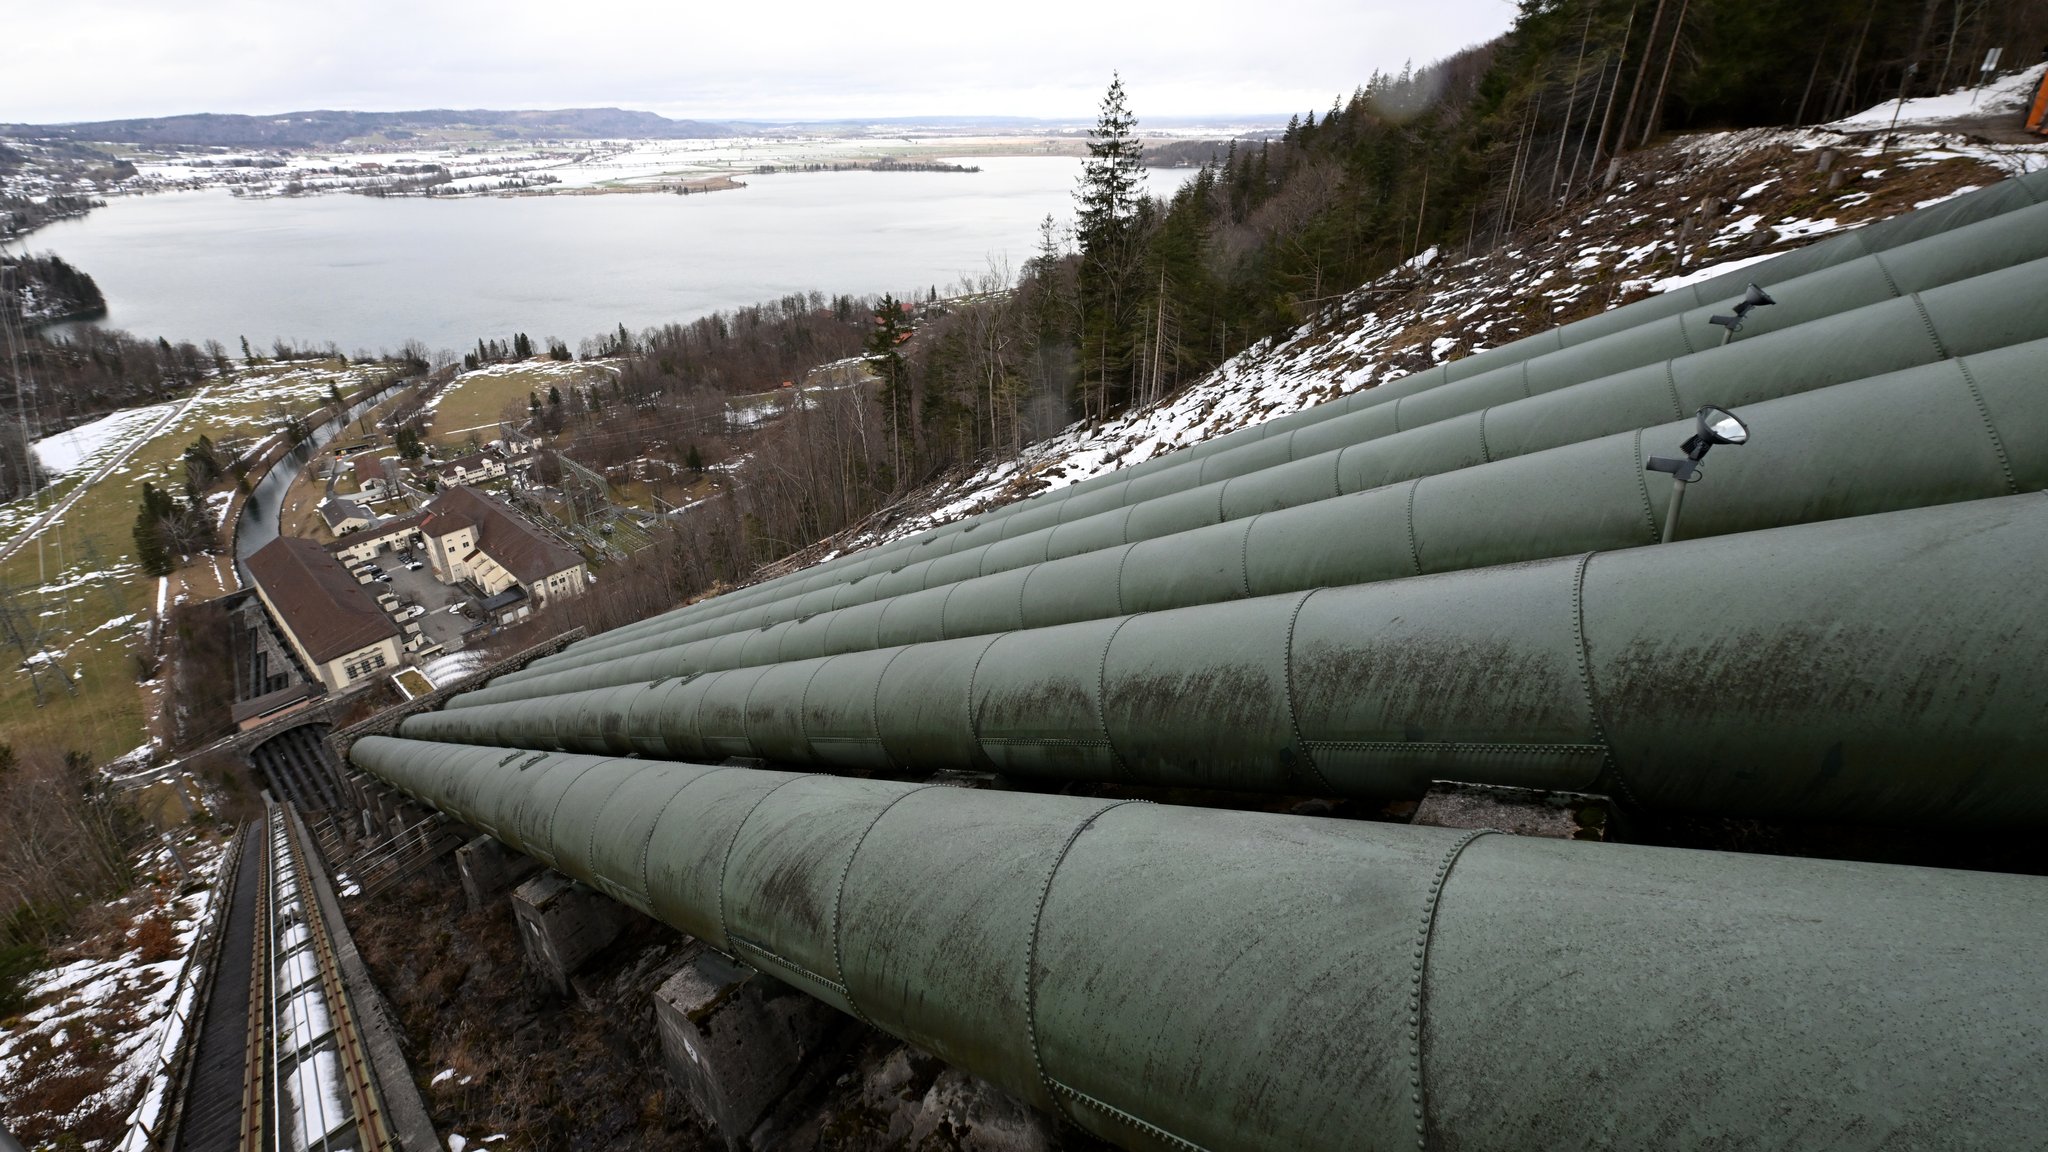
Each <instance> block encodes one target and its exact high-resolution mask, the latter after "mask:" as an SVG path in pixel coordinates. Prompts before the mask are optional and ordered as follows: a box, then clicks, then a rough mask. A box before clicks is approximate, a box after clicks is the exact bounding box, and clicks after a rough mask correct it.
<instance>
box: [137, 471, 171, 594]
mask: <svg viewBox="0 0 2048 1152" xmlns="http://www.w3.org/2000/svg"><path fill="white" fill-rule="evenodd" d="M175 511H176V508H175V505H174V504H173V502H172V500H171V498H170V496H169V494H167V493H162V492H158V491H157V490H156V485H154V484H151V483H149V482H147V481H144V482H143V485H142V506H141V507H139V508H137V509H136V511H135V562H136V563H137V564H139V565H140V566H141V567H142V571H143V573H144V574H145V575H148V576H168V575H170V574H171V572H172V569H173V565H172V564H171V551H170V549H169V548H167V547H165V546H164V528H163V524H164V517H165V516H167V515H171V514H174V513H175Z"/></svg>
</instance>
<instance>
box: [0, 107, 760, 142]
mask: <svg viewBox="0 0 2048 1152" xmlns="http://www.w3.org/2000/svg"><path fill="white" fill-rule="evenodd" d="M462 129H470V130H481V131H483V132H486V133H488V134H489V135H490V136H492V137H495V138H497V139H502V140H531V139H563V138H572V139H573V138H582V137H588V138H591V139H605V138H612V139H617V138H633V139H651V140H675V139H704V138H707V137H717V136H732V135H737V132H735V130H734V129H733V128H731V127H730V126H728V125H726V124H723V123H717V122H712V121H704V120H671V119H669V118H668V117H666V116H662V115H660V114H658V113H654V112H642V111H634V110H630V109H624V108H556V109H510V110H504V109H487V108H470V109H454V108H422V109H412V110H408V111H401V112H354V111H348V110H346V109H324V108H323V109H306V110H300V111H294V112H277V113H272V114H269V115H248V114H244V113H235V112H190V113H183V114H180V115H175V116H140V117H132V118H127V119H117V120H83V121H74V122H69V123H59V124H0V135H13V136H33V137H40V138H52V137H55V138H59V139H65V140H71V141H77V142H86V141H94V142H107V143H121V144H157V145H180V146H194V147H208V146H222V147H238V148H247V147H285V148H316V147H322V146H332V145H336V144H341V143H344V142H346V141H348V140H351V139H356V138H359V137H364V136H375V135H384V136H386V137H387V138H390V139H393V140H399V141H402V140H405V139H408V138H410V137H411V136H416V135H419V134H422V133H434V132H446V131H450V130H462ZM394 133H396V135H394Z"/></svg>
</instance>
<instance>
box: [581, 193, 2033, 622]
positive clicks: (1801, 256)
mask: <svg viewBox="0 0 2048 1152" xmlns="http://www.w3.org/2000/svg"><path fill="white" fill-rule="evenodd" d="M2035 184H2043V185H2044V186H2048V178H2044V177H2043V176H2042V174H2041V173H2038V172H2037V173H2034V174H2031V175H2027V176H2021V177H2018V178H2015V179H2012V180H2007V181H2004V182H2001V183H2000V184H1998V185H1994V186H1993V187H1992V188H1989V189H1985V190H1982V191H1979V192H1976V193H1973V194H1971V195H1969V196H1966V197H1962V198H1959V199H1957V200H1952V201H1949V202H1947V203H1945V204H1942V205H1935V206H1931V207H1929V208H1926V209H1921V210H1919V211H1917V212H1913V213H1908V214H1906V215H1903V216H1899V217H1894V218H1892V219H1891V220H1887V221H1883V222H1880V223H1878V224H1874V225H1868V226H1866V227H1864V228H1862V229H1858V230H1855V231H1852V232H1849V233H1846V234H1844V235H1842V236H1838V237H1834V238H1831V239H1829V240H1825V241H1822V242H1820V243H1819V244H1816V245H1811V246H1809V247H1807V248H1804V249H1801V250H1799V251H1796V252H1791V253H1786V254H1784V255H1782V256H1778V257H1774V258H1772V259H1771V260H1768V261H1765V262H1764V263H1763V264H1761V265H1757V266H1754V267H1751V268H1748V269H1742V270H1738V271H1736V272H1730V273H1727V274H1724V275H1723V276H1720V277H1717V278H1715V279H1713V280H1710V281H1707V282H1704V283H1702V284H1695V285H1691V286H1688V287H1687V288H1685V289H1681V290H1680V291H1679V292H1676V293H1667V294H1665V295H1662V296H1657V297H1651V298H1649V299H1647V300H1643V301H1638V302H1636V303H1634V304H1630V305H1628V306H1625V307H1623V308H1620V309H1615V310H1612V311H1609V312H1606V313H1603V314H1601V315H1599V316H1594V317H1589V318H1587V319H1585V320H1581V321H1578V322H1575V323H1574V324H1570V325H1566V326H1564V327H1562V328H1557V329H1552V330H1551V331H1549V332H1547V333H1540V334H1538V335H1535V336H1531V337H1527V338H1524V339H1523V340H1520V341H1517V342H1515V343H1514V344H1512V345H1508V346H1504V347H1502V348H1498V349H1490V350H1488V351H1485V352H1481V353H1478V354H1476V355H1474V356H1472V357H1468V358H1466V359H1464V360H1461V361H1455V362H1452V363H1449V364H1445V365H1440V366H1439V367H1438V368H1437V369H1433V370H1431V371H1430V372H1428V373H1421V374H1417V375H1416V376H1411V377H1408V378H1406V379H1405V380H1404V381H1401V382H1399V384H1400V386H1399V387H1395V386H1392V385H1386V386H1382V387H1380V388H1378V389H1373V390H1370V391H1368V392H1364V393H1353V394H1352V395H1351V396H1348V397H1345V398H1342V399H1340V400H1338V401H1334V402H1332V404H1331V405H1323V406H1318V407H1316V408H1313V409H1308V410H1304V411H1302V412H1297V413H1294V414H1291V415H1289V416H1285V417H1280V418H1278V419H1277V420H1274V421H1268V422H1265V423H1263V424H1260V425H1255V426H1253V427H1251V428H1247V429H1241V430H1239V431H1237V432H1233V433H1228V434H1226V435H1224V436H1219V437H1213V438H1211V439H1210V440H1208V441H1205V442H1204V443H1202V444H1200V445H1195V446H1192V447H1190V448H1187V449H1183V450H1182V451H1181V452H1179V453H1171V454H1169V455H1168V456H1164V457H1157V458H1155V459H1154V460H1152V461H1148V462H1145V463H1143V464H1138V465H1133V466H1131V467H1130V468H1128V469H1125V470H1123V472H1124V478H1123V479H1122V480H1121V481H1120V482H1121V483H1124V484H1128V483H1129V482H1130V481H1131V480H1133V479H1136V478H1137V477H1138V476H1140V475H1143V474H1145V473H1146V472H1147V471H1150V470H1153V469H1154V468H1155V467H1171V466H1174V465H1172V464H1170V463H1168V462H1169V461H1172V460H1175V459H1180V460H1183V461H1184V460H1185V459H1187V458H1189V455H1190V454H1193V455H1196V456H1199V455H1202V454H1207V453H1210V452H1216V451H1222V450H1225V449H1227V447H1229V446H1230V445H1231V444H1234V443H1237V442H1240V441H1243V440H1249V439H1254V438H1261V439H1262V438H1264V437H1266V436H1268V435H1271V434H1273V433H1274V432H1275V431H1277V430H1280V429H1283V428H1285V429H1289V430H1291V429H1293V428H1294V427H1297V426H1299V425H1302V424H1307V423H1314V422H1318V421H1320V420H1322V419H1325V418H1328V416H1330V415H1335V414H1338V413H1341V412H1343V411H1349V410H1351V409H1352V408H1353V407H1354V406H1360V405H1367V404H1372V403H1379V402H1381V401H1382V400H1384V399H1385V398H1386V397H1387V396H1388V395H1396V396H1398V395H1405V394H1406V393H1407V392H1409V391H1413V390H1416V389H1417V388H1419V387H1422V386H1425V382H1426V378H1429V377H1435V378H1436V379H1435V380H1427V383H1436V382H1446V381H1450V380H1452V379H1457V378H1462V377H1463V376H1464V375H1465V374H1467V373H1469V372H1471V371H1473V370H1475V369H1477V368H1479V367H1480V366H1482V365H1484V366H1489V367H1490V366H1497V365H1501V364H1507V363H1510V362H1515V361H1517V360H1521V361H1526V359H1527V358H1528V356H1532V355H1536V354H1538V353H1539V352H1541V351H1550V350H1558V349H1563V348H1565V347H1567V346H1570V345H1572V344H1573V343H1574V338H1575V334H1576V336H1577V337H1578V338H1580V339H1583V340H1590V339H1593V338H1597V337H1598V336H1600V335H1606V334H1609V333H1611V332H1614V331H1619V330H1623V329H1625V328H1627V327H1630V326H1632V325H1634V324H1636V323H1639V322H1642V321H1644V320H1647V319H1651V318H1654V317H1657V316H1662V315H1664V314H1666V313H1667V311H1668V310H1682V309H1683V307H1684V306H1685V301H1684V299H1683V297H1685V296H1690V298H1691V300H1690V303H1691V304H1693V305H1703V304H1707V303H1709V302H1711V300H1713V299H1717V298H1718V297H1719V296H1720V295H1722V294H1724V292H1732V291H1738V290H1739V289H1740V286H1741V285H1742V284H1743V283H1745V282H1747V281H1749V280H1752V279H1754V278H1758V277H1762V278H1764V279H1776V280H1782V279H1786V278H1788V277H1797V276H1799V275H1801V274H1805V273H1810V272H1812V271H1815V270H1819V269H1822V268H1825V267H1827V266H1829V265H1830V264H1832V263H1834V262H1836V261H1837V260H1839V259H1842V258H1844V257H1845V256H1847V255H1850V254H1853V255H1874V254H1875V253H1877V252H1878V251H1881V250H1887V249H1889V248H1891V247H1894V246H1904V245H1908V244H1911V243H1912V242H1913V241H1915V240H1920V239H1926V238H1929V237H1931V236H1936V235H1940V234H1942V233H1944V232H1946V231H1951V230H1955V229H1958V228H1962V227H1967V226H1968V225H1969V224H1971V223H1975V222H1981V221H1983V220H1986V219H1991V218H1995V217H1996V216H1998V215H2001V214H2005V213H2008V212H2011V211H2015V210H2018V209H2020V208H2023V207H2025V206H2028V205H2033V204H2038V203H2039V202H2040V201H2041V199H2042V197H2041V196H2040V195H2038V194H2037V193H2036V191H2035V188H2034V185H2035ZM1885 274H1886V277H1887V279H1888V280H1889V279H1891V276H1890V272H1889V269H1886V270H1885ZM1894 294H1897V293H1896V284H1894ZM1546 341H1547V342H1548V343H1549V344H1550V347H1549V348H1543V347H1542V345H1543V344H1544V343H1545V342H1546ZM1525 375H1526V369H1525ZM1375 393H1377V394H1375ZM1333 407H1334V408H1335V411H1328V410H1329V409H1331V408H1333ZM1110 482H1112V481H1111V479H1110V478H1109V477H1097V478H1094V479H1091V480H1088V481H1083V482H1081V483H1079V484H1075V485H1071V486H1069V487H1068V488H1066V489H1063V490H1061V491H1060V492H1058V493H1052V494H1048V496H1046V497H1041V498H1033V499H1031V500H1026V501H1019V502H1016V503H1013V504H1011V505H1008V506H1005V507H1004V508H1000V509H996V510H993V511H991V512H988V513H983V514H981V515H978V516H975V517H970V518H968V519H966V520H963V521H958V522H955V523H954V524H951V525H943V526H940V527H938V528H934V529H930V530H928V531H927V532H925V533H920V534H918V535H917V536H913V537H909V538H906V539H903V540H898V541H894V542H890V543H887V544H882V545H877V546H875V547H873V548H870V549H867V550H863V551H861V552H856V553H850V554H847V555H844V556H841V557H838V558H835V559H834V560H832V561H828V562H826V563H825V564H822V565H814V566H812V567H811V568H809V569H805V570H802V571H799V572H795V573H790V574H788V575H786V576H782V577H777V578H775V579H773V580H770V581H766V582H763V583H762V584H759V585H756V586H754V588H752V589H749V590H747V591H746V592H744V593H732V594H728V595H727V596H725V597H719V598H716V599H714V600H712V601H706V602H702V603H699V604H695V605H689V606H686V607H684V608H681V609H677V610H675V611H674V612H671V613H665V614H663V616H660V617H655V618H652V619H650V620H649V621H645V622H642V623H639V624H634V625H629V626H627V627H626V628H625V629H621V630H616V631H614V632H612V633H608V634H606V635H604V636H598V637H591V638H589V639H586V640H583V641H579V642H578V643H577V644H575V645H571V646H570V648H569V649H568V650H567V651H574V650H576V649H578V648H579V647H589V646H594V645H600V644H602V643H606V642H608V641H607V637H626V636H630V635H633V634H636V633H637V632H638V631H640V630H642V629H653V628H658V627H661V626H662V621H664V620H670V619H673V620H675V621H676V622H683V621H686V620H689V619H694V618H696V617H697V616H698V615H702V614H720V613H723V612H724V611H727V610H730V609H731V608H733V607H735V606H740V605H742V604H745V603H752V602H754V601H755V598H757V597H760V596H762V595H766V594H770V593H772V592H774V590H775V589H777V588H780V587H783V586H786V585H789V584H794V583H801V584H803V585H804V587H805V588H806V589H808V588H810V587H812V586H814V584H813V582H814V581H816V580H817V579H819V578H821V577H826V578H829V573H831V572H832V571H834V570H836V569H838V568H843V567H846V566H849V565H851V564H853V563H857V562H862V558H863V557H865V558H866V560H867V562H872V561H873V560H874V559H875V558H877V557H880V556H885V555H889V554H893V553H894V552H897V551H902V550H907V549H910V548H914V547H919V546H921V545H922V544H926V543H929V542H930V541H931V538H933V537H935V536H943V535H949V534H953V533H965V532H972V531H973V530H974V529H975V528H976V527H978V526H979V525H981V524H982V523H986V522H988V521H991V520H996V519H1001V518H1005V517H1008V516H1010V515H1012V514H1016V513H1019V512H1023V511H1026V510H1028V509H1029V508H1031V507H1033V506H1036V505H1037V504H1039V503H1040V502H1041V501H1042V500H1065V499H1067V498H1069V497H1071V496H1073V495H1076V494H1079V493H1081V492H1085V491H1087V490H1089V489H1090V488H1091V487H1092V486H1095V485H1098V484H1104V483H1110ZM546 659H549V658H544V661H543V662H545V660H546Z"/></svg>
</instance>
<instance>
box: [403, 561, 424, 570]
mask: <svg viewBox="0 0 2048 1152" xmlns="http://www.w3.org/2000/svg"><path fill="white" fill-rule="evenodd" d="M425 567H426V565H425V564H422V563H420V562H419V561H418V560H408V561H406V563H405V570H406V571H407V572H417V571H419V570H420V569H422V568H425Z"/></svg>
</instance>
